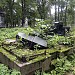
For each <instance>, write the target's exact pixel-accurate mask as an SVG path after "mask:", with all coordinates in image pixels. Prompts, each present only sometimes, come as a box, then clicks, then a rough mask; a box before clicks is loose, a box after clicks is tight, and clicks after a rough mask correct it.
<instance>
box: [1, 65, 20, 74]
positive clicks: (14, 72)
mask: <svg viewBox="0 0 75 75" xmlns="http://www.w3.org/2000/svg"><path fill="white" fill-rule="evenodd" d="M0 75H21V74H20V72H19V71H16V70H9V69H8V67H7V66H5V65H4V64H0Z"/></svg>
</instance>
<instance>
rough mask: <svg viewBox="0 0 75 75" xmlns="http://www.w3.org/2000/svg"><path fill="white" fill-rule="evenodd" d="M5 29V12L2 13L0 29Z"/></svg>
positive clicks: (0, 13)
mask: <svg viewBox="0 0 75 75" xmlns="http://www.w3.org/2000/svg"><path fill="white" fill-rule="evenodd" d="M3 27H5V24H4V12H2V11H0V28H3Z"/></svg>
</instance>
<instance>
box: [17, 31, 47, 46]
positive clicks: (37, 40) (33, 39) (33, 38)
mask: <svg viewBox="0 0 75 75" xmlns="http://www.w3.org/2000/svg"><path fill="white" fill-rule="evenodd" d="M17 35H18V36H19V37H21V38H24V39H26V40H28V41H31V42H34V43H36V44H39V45H41V46H44V47H47V42H46V40H44V39H42V38H40V37H38V36H30V35H26V34H25V33H21V32H19V33H18V34H17Z"/></svg>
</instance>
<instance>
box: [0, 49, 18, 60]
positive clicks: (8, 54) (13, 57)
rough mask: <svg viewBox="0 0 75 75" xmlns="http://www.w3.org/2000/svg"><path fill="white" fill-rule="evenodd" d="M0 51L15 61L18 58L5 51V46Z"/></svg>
mask: <svg viewBox="0 0 75 75" xmlns="http://www.w3.org/2000/svg"><path fill="white" fill-rule="evenodd" d="M0 52H1V53H3V54H4V55H5V56H6V57H7V58H9V59H10V60H11V61H15V60H16V59H17V58H16V57H15V56H13V55H11V54H10V53H8V52H7V51H5V50H4V49H3V48H0Z"/></svg>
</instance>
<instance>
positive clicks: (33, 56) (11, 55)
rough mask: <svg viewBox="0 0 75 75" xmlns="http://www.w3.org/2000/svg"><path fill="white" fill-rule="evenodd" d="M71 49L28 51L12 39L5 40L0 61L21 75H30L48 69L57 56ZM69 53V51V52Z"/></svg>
mask: <svg viewBox="0 0 75 75" xmlns="http://www.w3.org/2000/svg"><path fill="white" fill-rule="evenodd" d="M72 48H73V47H69V48H68V47H62V48H61V50H58V48H57V49H54V48H52V49H42V50H41V49H40V50H30V49H28V48H24V47H23V44H21V43H18V42H16V41H15V40H12V39H7V40H6V41H4V42H2V44H1V48H0V61H1V62H2V63H4V64H6V65H8V66H9V67H10V68H15V69H17V70H19V71H20V72H21V74H22V75H30V74H31V73H32V75H33V73H34V72H35V71H36V70H41V71H45V70H48V69H50V65H51V61H52V60H53V59H55V58H56V53H58V55H62V53H63V54H65V53H64V52H65V51H67V52H69V51H70V50H72ZM70 52H71V51H70Z"/></svg>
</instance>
